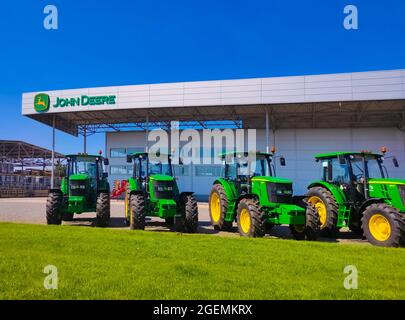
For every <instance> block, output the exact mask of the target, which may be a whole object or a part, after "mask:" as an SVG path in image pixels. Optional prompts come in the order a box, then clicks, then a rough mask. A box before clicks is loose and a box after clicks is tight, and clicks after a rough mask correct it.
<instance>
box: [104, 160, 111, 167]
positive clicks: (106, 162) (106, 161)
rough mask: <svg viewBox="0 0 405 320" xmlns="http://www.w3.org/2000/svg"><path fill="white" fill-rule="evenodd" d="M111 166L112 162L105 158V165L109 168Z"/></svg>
mask: <svg viewBox="0 0 405 320" xmlns="http://www.w3.org/2000/svg"><path fill="white" fill-rule="evenodd" d="M109 164H110V160H108V158H104V165H105V166H108V165H109Z"/></svg>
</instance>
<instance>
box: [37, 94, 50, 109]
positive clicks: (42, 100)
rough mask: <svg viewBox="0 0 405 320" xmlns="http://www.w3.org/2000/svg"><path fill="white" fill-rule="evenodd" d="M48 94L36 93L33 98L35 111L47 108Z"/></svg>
mask: <svg viewBox="0 0 405 320" xmlns="http://www.w3.org/2000/svg"><path fill="white" fill-rule="evenodd" d="M49 102H50V99H49V95H47V94H46V93H40V94H37V95H36V96H35V98H34V108H35V111H37V112H46V111H48V110H49V104H50V103H49Z"/></svg>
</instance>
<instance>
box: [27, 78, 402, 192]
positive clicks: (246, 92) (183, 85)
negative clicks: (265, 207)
mask: <svg viewBox="0 0 405 320" xmlns="http://www.w3.org/2000/svg"><path fill="white" fill-rule="evenodd" d="M22 114H23V115H24V116H27V117H30V118H32V119H34V120H37V121H39V122H41V123H44V124H46V125H48V126H51V127H52V128H53V129H54V131H55V130H56V129H57V130H60V131H63V132H66V133H68V134H72V135H75V136H78V135H82V136H83V137H84V139H83V146H81V145H80V146H78V152H82V151H83V150H84V151H85V150H86V137H87V136H88V135H90V134H94V133H100V132H102V133H105V146H104V147H105V150H106V151H105V153H106V154H107V155H108V157H109V158H110V165H109V168H108V170H109V179H110V182H111V183H113V182H114V181H115V180H123V179H126V178H128V176H129V175H131V174H132V168H131V166H130V165H129V164H127V163H126V154H128V153H132V152H136V151H144V150H147V149H149V148H150V146H151V145H152V144H153V142H151V141H148V139H147V137H148V134H149V133H150V132H151V131H152V130H153V129H157V128H160V129H163V130H167V131H168V132H176V130H180V132H181V131H182V130H183V129H190V128H193V129H195V130H197V131H201V132H203V131H204V130H209V129H214V128H218V129H231V130H236V129H239V130H244V132H245V133H246V134H245V139H246V137H247V136H249V132H252V131H251V130H250V131H249V129H256V131H255V142H256V143H255V144H256V146H255V148H256V150H260V151H270V150H271V149H272V148H273V147H274V148H275V150H276V151H275V155H276V156H283V157H285V159H286V166H284V167H281V166H278V164H277V163H276V170H277V175H278V176H281V177H285V178H290V179H292V180H293V181H294V183H295V185H294V191H295V193H296V194H302V193H304V192H305V190H306V186H307V185H308V184H309V183H310V182H311V181H312V180H315V179H318V178H319V177H320V174H321V168H320V165H319V164H318V163H316V162H315V161H314V155H315V154H317V153H323V152H331V151H361V150H370V151H374V152H378V151H379V150H380V148H381V147H382V146H385V147H387V148H388V149H389V154H391V155H395V156H396V157H397V159H398V161H399V163H400V167H399V168H394V166H393V165H392V163H391V161H387V162H386V165H387V169H388V171H389V173H390V177H402V178H403V177H404V176H405V70H389V71H373V72H359V73H341V74H325V75H310V76H292V77H274V78H256V79H238V80H216V81H199V82H179V83H162V84H146V85H129V86H114V87H100V88H84V89H73V90H58V91H40V92H30V93H24V94H23V96H22ZM239 132H240V131H239ZM54 136H55V135H53V145H54V144H55V143H54V142H55V141H54ZM49 139H52V137H51V136H50V137H49ZM184 143H186V142H182V143H180V147H181V146H182V144H184ZM199 149H200V148H199ZM171 150H173V148H172V149H171ZM210 152H211V153H212V156H213V157H214V156H216V153H218V150H215V149H213V150H210ZM221 167H222V166H221V164H214V163H212V164H202V163H191V164H183V165H177V164H176V166H175V171H176V175H177V177H178V182H179V187H180V189H181V190H182V191H194V192H195V193H196V195H197V196H198V197H199V198H200V199H206V198H207V195H208V193H209V191H210V187H211V184H212V182H213V181H214V179H215V178H216V177H217V176H219V175H220V173H221Z"/></svg>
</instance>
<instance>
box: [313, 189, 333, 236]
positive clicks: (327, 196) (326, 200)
mask: <svg viewBox="0 0 405 320" xmlns="http://www.w3.org/2000/svg"><path fill="white" fill-rule="evenodd" d="M306 196H307V200H308V199H310V198H311V197H318V198H319V199H320V200H321V201H322V202H323V204H324V205H325V207H326V221H325V223H324V224H323V225H321V226H320V229H321V235H322V236H324V237H331V238H333V237H336V234H337V227H336V224H337V219H338V209H339V206H338V204H337V202H336V200H335V198H334V197H333V195H332V193H330V191H329V190H328V189H326V188H324V187H312V188H311V189H309V190H308V193H307V195H306Z"/></svg>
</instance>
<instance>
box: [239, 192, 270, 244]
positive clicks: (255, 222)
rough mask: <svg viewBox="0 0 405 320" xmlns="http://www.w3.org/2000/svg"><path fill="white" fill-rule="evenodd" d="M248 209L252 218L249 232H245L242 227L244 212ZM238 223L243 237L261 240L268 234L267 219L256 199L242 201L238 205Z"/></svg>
mask: <svg viewBox="0 0 405 320" xmlns="http://www.w3.org/2000/svg"><path fill="white" fill-rule="evenodd" d="M244 209H247V212H248V213H249V217H250V227H249V230H243V227H242V225H241V213H242V210H244ZM236 221H237V224H238V231H239V234H240V235H241V236H243V237H252V238H260V237H264V235H265V234H266V218H265V214H264V211H263V210H262V208H261V206H260V204H259V202H258V201H257V200H256V199H242V200H241V201H240V202H239V204H238V209H237V216H236Z"/></svg>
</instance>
